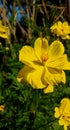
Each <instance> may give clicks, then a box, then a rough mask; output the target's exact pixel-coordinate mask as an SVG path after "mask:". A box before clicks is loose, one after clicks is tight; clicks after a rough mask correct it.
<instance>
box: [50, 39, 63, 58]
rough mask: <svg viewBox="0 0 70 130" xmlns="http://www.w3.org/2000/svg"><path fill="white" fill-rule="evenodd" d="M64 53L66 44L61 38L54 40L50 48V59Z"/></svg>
mask: <svg viewBox="0 0 70 130" xmlns="http://www.w3.org/2000/svg"><path fill="white" fill-rule="evenodd" d="M63 53H64V46H63V44H62V43H61V42H60V41H59V40H55V41H54V42H52V44H51V45H50V48H49V53H48V56H49V58H50V59H52V58H56V59H57V58H58V57H60V56H61V55H62V54H63Z"/></svg>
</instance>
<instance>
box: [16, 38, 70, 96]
mask: <svg viewBox="0 0 70 130" xmlns="http://www.w3.org/2000/svg"><path fill="white" fill-rule="evenodd" d="M19 61H21V62H22V63H24V67H23V68H22V69H21V70H20V71H19V73H18V76H17V80H18V81H19V82H28V83H29V84H30V85H31V86H32V87H33V88H36V89H43V90H44V93H48V92H53V90H54V85H58V84H59V83H61V82H63V83H66V76H65V72H64V70H70V62H68V60H67V55H66V54H64V46H63V44H62V43H61V42H60V41H59V40H55V41H53V42H52V43H51V45H50V46H49V45H48V41H47V40H46V39H45V38H40V37H39V38H37V39H36V41H35V43H34V48H32V47H31V46H23V47H22V48H21V50H20V51H19Z"/></svg>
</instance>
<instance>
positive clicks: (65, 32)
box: [50, 21, 70, 39]
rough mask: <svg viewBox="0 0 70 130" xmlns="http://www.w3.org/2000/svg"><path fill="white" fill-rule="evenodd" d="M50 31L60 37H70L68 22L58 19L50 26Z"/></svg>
mask: <svg viewBox="0 0 70 130" xmlns="http://www.w3.org/2000/svg"><path fill="white" fill-rule="evenodd" d="M50 29H51V32H53V33H54V34H56V35H57V36H60V37H61V38H62V39H70V36H69V35H70V26H69V25H68V22H63V23H62V22H61V21H58V22H57V23H55V24H54V25H53V26H51V28H50Z"/></svg>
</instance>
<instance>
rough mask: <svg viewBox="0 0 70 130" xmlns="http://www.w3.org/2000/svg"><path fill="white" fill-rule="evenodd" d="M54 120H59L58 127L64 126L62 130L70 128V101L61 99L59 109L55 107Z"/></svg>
mask: <svg viewBox="0 0 70 130" xmlns="http://www.w3.org/2000/svg"><path fill="white" fill-rule="evenodd" d="M55 118H59V125H64V130H67V127H68V126H70V99H68V98H63V99H62V100H61V102H60V106H59V107H55Z"/></svg>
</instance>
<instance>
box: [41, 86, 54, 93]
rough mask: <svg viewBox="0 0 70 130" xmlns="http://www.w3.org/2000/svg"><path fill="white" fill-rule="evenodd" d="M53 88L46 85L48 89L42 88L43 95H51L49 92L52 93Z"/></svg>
mask: <svg viewBox="0 0 70 130" xmlns="http://www.w3.org/2000/svg"><path fill="white" fill-rule="evenodd" d="M53 88H54V86H52V85H48V87H46V88H44V89H43V91H44V93H51V92H53Z"/></svg>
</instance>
